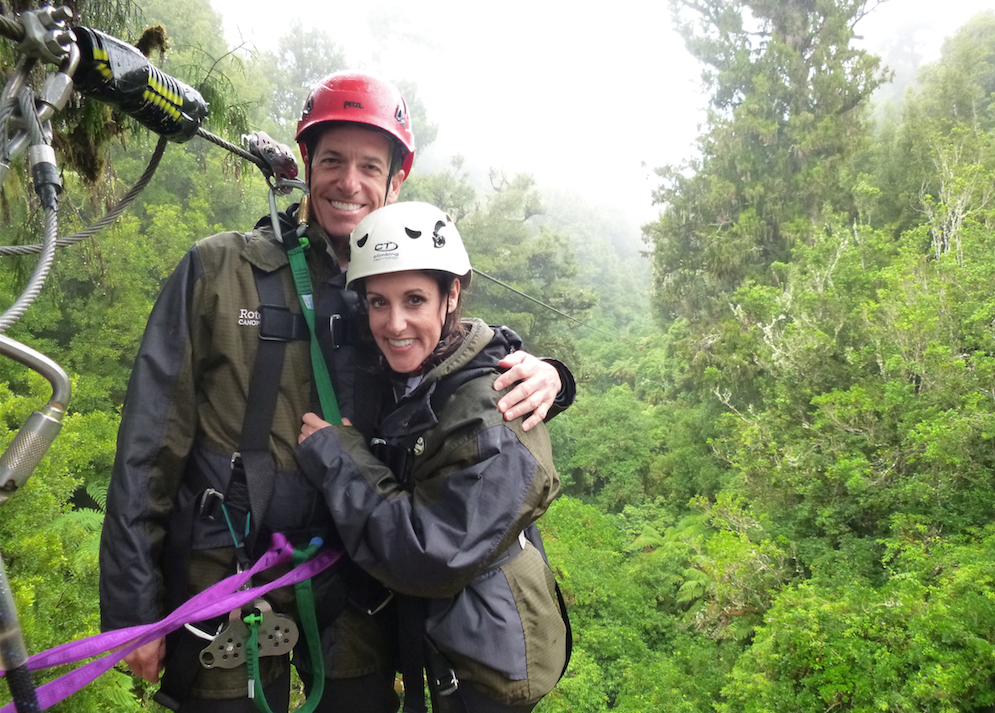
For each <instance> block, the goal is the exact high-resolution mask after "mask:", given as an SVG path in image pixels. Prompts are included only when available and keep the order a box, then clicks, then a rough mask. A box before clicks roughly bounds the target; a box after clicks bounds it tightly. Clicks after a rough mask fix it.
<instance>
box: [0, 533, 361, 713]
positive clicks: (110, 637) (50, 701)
mask: <svg viewBox="0 0 995 713" xmlns="http://www.w3.org/2000/svg"><path fill="white" fill-rule="evenodd" d="M292 555H293V547H292V546H291V545H290V543H289V542H287V539H286V538H285V537H284V536H283V535H280V534H275V535H273V539H272V541H271V543H270V548H269V550H267V551H266V553H265V554H264V555H263V556H262V557H260V558H259V560H258V561H257V562H256V563H255V564H254V565H253V566H252V568H251V569H248V570H246V571H244V572H239V573H237V574H233V575H232V576H230V577H228V578H227V579H223V580H221V581H220V582H218V583H217V584H215V585H214V586H212V587H210V588H209V589H205V590H204V591H203V592H201V593H200V594H197V595H195V596H193V597H192V598H190V599H188V600H187V601H186V602H184V603H183V604H181V605H180V606H178V607H177V608H176V609H175V610H173V612H172V613H170V614H169V615H168V616H167V617H166V618H165V619H162V620H161V621H158V622H156V623H154V624H144V625H142V626H132V627H129V628H127V629H117V630H115V631H107V632H104V633H102V634H96V635H94V636H88V637H87V638H85V639H79V640H78V641H70V642H68V643H65V644H61V645H59V646H56V647H54V648H51V649H49V650H48V651H44V652H42V653H40V654H35V655H34V656H32V657H31V658H29V659H28V668H29V669H30V670H32V671H38V670H40V669H45V668H51V667H52V666H61V665H64V664H69V663H75V662H76V661H81V660H83V659H86V658H91V657H93V656H100V655H101V654H106V655H104V656H101V658H99V659H97V660H95V661H91V662H90V663H88V664H86V665H84V666H81V667H79V668H77V669H74V670H72V671H70V672H68V673H66V674H64V675H62V676H60V677H59V678H57V679H55V680H53V681H49V682H48V683H46V684H44V685H42V686H39V687H38V702H39V704H40V705H41V707H42V709H45V708H48V707H50V706H52V705H54V704H56V703H58V702H59V701H61V700H62V699H64V698H67V697H68V696H70V695H72V694H73V693H76V691H78V690H80V689H81V688H83V686H85V685H87V684H88V683H90V682H91V681H93V680H94V679H96V678H97V676H99V675H100V674H102V673H105V672H107V671H109V670H110V669H111V668H112V667H113V666H114V665H115V664H116V663H117V662H118V661H120V660H122V659H123V658H124V657H125V656H127V655H128V654H130V653H131V652H132V651H134V650H135V649H137V648H139V647H140V646H144V645H145V644H147V643H149V642H151V641H155V640H156V639H158V638H160V637H162V636H165V635H166V634H168V633H169V632H171V631H173V630H174V629H178V628H180V627H181V626H183V625H184V624H192V623H194V622H198V621H205V620H207V619H213V618H215V617H219V616H223V615H226V614H228V613H229V612H231V611H232V610H234V609H237V608H239V607H241V606H243V605H245V604H249V603H251V602H253V601H254V600H256V599H258V598H259V597H261V596H262V595H263V594H266V593H267V592H269V591H271V590H273V589H277V588H278V587H285V586H289V585H292V584H297V583H298V582H302V581H304V580H305V579H308V578H310V577H313V576H314V575H316V574H318V573H319V572H321V571H323V570H325V569H328V568H329V567H331V566H332V565H333V564H335V562H336V561H338V559H339V558H340V557H341V556H342V551H341V550H325V551H323V552H321V553H319V554H318V555H317V556H316V557H315V558H314V559H312V560H310V561H308V562H305V563H304V564H302V565H300V566H299V567H295V568H294V569H292V570H291V571H290V572H288V573H287V574H285V575H283V576H282V577H280V578H278V579H275V580H273V581H272V582H268V583H267V584H264V585H261V586H259V587H253V588H252V589H244V590H242V589H240V587H242V586H243V585H245V583H246V582H248V581H249V580H250V579H251V577H252V576H253V575H255V574H258V573H259V572H262V571H264V570H266V569H269V568H270V567H275V566H276V565H280V564H284V563H286V562H289V561H290V558H291V556H292ZM118 647H123V648H120V649H119V650H116V651H115V649H118ZM0 675H3V672H0ZM0 713H14V704H13V703H9V704H7V705H6V706H4V707H3V708H0Z"/></svg>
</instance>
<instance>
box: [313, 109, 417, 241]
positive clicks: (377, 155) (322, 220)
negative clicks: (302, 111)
mask: <svg viewBox="0 0 995 713" xmlns="http://www.w3.org/2000/svg"><path fill="white" fill-rule="evenodd" d="M390 152H391V144H390V139H388V138H387V137H386V136H385V135H383V134H381V133H380V132H379V131H374V130H371V129H365V128H363V127H361V126H352V125H349V124H344V125H341V126H333V127H332V128H329V129H325V131H324V132H323V133H322V134H321V136H320V137H319V139H318V143H317V145H316V146H315V149H314V156H312V157H311V182H310V183H311V212H312V214H313V215H314V217H315V218H316V219H317V221H318V224H319V225H320V226H321V227H322V228H324V229H325V232H326V233H328V235H329V237H331V239H332V242H333V243H336V244H342V243H346V244H348V242H349V234H350V233H351V232H352V229H353V228H355V227H356V224H357V223H359V221H360V220H362V219H363V218H365V217H366V216H367V215H369V214H370V213H372V212H373V211H375V210H376V209H377V208H380V207H382V206H383V205H384V203H385V201H384V197H385V194H386V199H387V200H386V202H387V203H393V202H394V201H395V200H397V194H398V191H400V189H401V181H402V180H403V179H404V172H403V171H398V172H397V173H396V174H395V175H394V177H393V178H392V179H391V180H390V190H389V191H388V190H387V174H388V172H389V171H390Z"/></svg>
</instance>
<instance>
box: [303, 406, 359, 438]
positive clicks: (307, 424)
mask: <svg viewBox="0 0 995 713" xmlns="http://www.w3.org/2000/svg"><path fill="white" fill-rule="evenodd" d="M331 425H332V424H330V423H329V422H328V421H325V420H322V419H321V418H320V417H319V416H318V414H316V413H311V412H310V411H308V412H307V413H306V414H304V423H303V424H302V425H301V435H299V436H298V437H297V443H298V444H301V443H303V442H304V439H305V438H307V437H308V436H310V435H311V434H312V433H314V432H315V431H320V430H321V429H323V428H328V427H329V426H331ZM342 425H343V426H351V425H352V423H350V422H349V419H347V418H343V419H342Z"/></svg>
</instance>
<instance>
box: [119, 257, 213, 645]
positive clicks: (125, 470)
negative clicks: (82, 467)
mask: <svg viewBox="0 0 995 713" xmlns="http://www.w3.org/2000/svg"><path fill="white" fill-rule="evenodd" d="M200 272H201V270H200V267H199V261H198V259H197V252H196V248H194V249H193V250H191V251H190V252H188V253H187V255H186V256H185V257H184V258H183V260H182V261H181V262H180V264H179V265H178V266H177V268H176V270H175V271H174V272H173V274H172V276H171V277H170V278H169V280H168V281H167V282H166V285H165V287H164V288H163V290H162V293H161V294H160V296H159V298H158V299H157V300H156V303H155V306H154V307H153V309H152V313H151V315H150V317H149V321H148V324H147V326H146V328H145V335H144V337H143V338H142V345H141V348H140V349H139V352H138V356H137V358H136V360H135V365H134V369H133V371H132V374H131V380H130V382H129V384H128V394H127V397H126V399H125V406H124V410H123V414H122V419H121V426H120V428H119V430H118V439H117V453H116V455H115V459H114V469H113V471H112V474H111V480H110V486H109V488H108V492H107V507H106V514H105V518H104V525H103V531H102V532H101V538H100V616H101V628H102V629H103V630H109V629H118V628H123V627H126V626H135V625H138V624H147V623H150V622H153V621H157V620H158V619H160V618H161V617H162V615H163V614H164V611H163V609H164V600H165V588H164V585H163V575H162V571H161V567H160V564H161V557H162V550H163V541H164V538H165V533H166V524H167V520H168V518H169V515H170V513H171V511H172V509H173V502H174V500H175V496H176V492H177V489H178V488H179V483H180V480H181V477H182V473H183V470H184V468H185V466H186V460H187V456H188V455H189V453H190V449H191V446H192V443H193V438H194V432H195V428H196V422H197V418H196V398H195V393H194V380H195V377H194V365H193V357H192V354H193V349H192V345H191V331H192V329H191V324H190V319H191V314H193V313H194V311H195V310H194V309H193V306H192V302H193V293H194V285H195V283H196V281H197V279H198V277H199V275H200Z"/></svg>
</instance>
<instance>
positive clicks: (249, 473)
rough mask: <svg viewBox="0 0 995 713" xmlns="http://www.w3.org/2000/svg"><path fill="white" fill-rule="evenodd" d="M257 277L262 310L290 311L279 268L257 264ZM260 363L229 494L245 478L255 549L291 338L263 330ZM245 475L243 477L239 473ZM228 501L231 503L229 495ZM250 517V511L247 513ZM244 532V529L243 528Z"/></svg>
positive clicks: (269, 491)
mask: <svg viewBox="0 0 995 713" xmlns="http://www.w3.org/2000/svg"><path fill="white" fill-rule="evenodd" d="M252 272H253V274H254V275H255V278H256V290H257V291H258V293H259V307H260V312H262V313H264V314H265V313H267V312H270V311H274V312H276V313H279V312H280V311H283V312H287V311H288V310H287V307H286V299H285V298H284V294H283V280H282V279H281V277H280V273H279V271H278V270H274V271H273V272H264V271H262V270H260V269H259V268H257V267H253V268H252ZM258 344H259V346H258V351H257V352H256V363H255V366H254V367H253V371H252V381H250V382H249V393H248V396H247V398H246V403H245V416H244V417H243V419H242V434H241V436H240V438H239V444H238V452H239V454H240V455H241V471H242V473H241V474H240V473H239V469H238V466H239V463H237V462H236V461H237V459H233V462H232V465H233V468H232V478H231V483H230V484H229V487H228V490H229V493H231V492H232V489H233V488H234V489H235V490H236V492H237V490H238V488H239V487H241V483H240V481H241V480H242V478H244V483H245V487H246V488H248V501H249V506H250V507H249V512H251V513H252V520H253V522H251V523H246V524H251V525H254V527H252V528H251V529H250V533H251V534H250V535H249V536H248V537H247V539H248V540H249V542H247V543H245V544H246V545H247V547H248V550H249V552H250V553H251V552H252V545H253V544H254V540H255V535H256V533H258V532H259V530H260V529H261V527H262V524H263V521H264V519H265V517H266V511H267V510H268V509H269V503H270V500H271V499H272V497H273V484H274V483H275V481H276V464H275V463H274V462H273V455H272V453H270V447H269V441H270V430H271V429H272V426H273V414H274V413H275V412H276V397H277V394H278V393H279V391H280V376H281V375H282V374H283V362H284V355H285V354H286V352H287V349H286V347H287V341H286V339H283V338H281V337H278V336H275V335H267V334H265V333H264V332H263V331H262V330H260V339H259V343H258ZM240 475H241V476H242V477H239V476H240ZM225 501H226V503H228V502H230V500H229V495H228V494H227V493H226V495H225ZM245 516H246V517H247V516H248V513H245ZM243 532H244V530H243Z"/></svg>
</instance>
